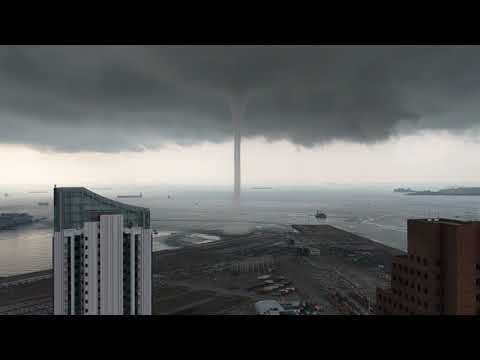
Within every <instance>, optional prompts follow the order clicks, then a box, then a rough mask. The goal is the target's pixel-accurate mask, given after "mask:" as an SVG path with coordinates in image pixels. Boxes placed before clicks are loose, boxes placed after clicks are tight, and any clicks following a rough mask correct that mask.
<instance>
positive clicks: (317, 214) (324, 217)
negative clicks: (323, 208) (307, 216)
mask: <svg viewBox="0 0 480 360" xmlns="http://www.w3.org/2000/svg"><path fill="white" fill-rule="evenodd" d="M315 217H316V218H317V219H326V218H327V215H326V214H325V213H321V212H320V211H318V210H317V212H316V214H315Z"/></svg>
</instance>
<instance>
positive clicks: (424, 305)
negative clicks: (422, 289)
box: [423, 301, 428, 309]
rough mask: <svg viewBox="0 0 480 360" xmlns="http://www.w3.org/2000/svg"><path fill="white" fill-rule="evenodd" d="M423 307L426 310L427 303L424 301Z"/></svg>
mask: <svg viewBox="0 0 480 360" xmlns="http://www.w3.org/2000/svg"><path fill="white" fill-rule="evenodd" d="M423 307H424V308H425V309H428V303H427V302H426V301H425V302H424V303H423Z"/></svg>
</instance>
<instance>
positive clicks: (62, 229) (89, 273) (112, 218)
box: [53, 188, 152, 315]
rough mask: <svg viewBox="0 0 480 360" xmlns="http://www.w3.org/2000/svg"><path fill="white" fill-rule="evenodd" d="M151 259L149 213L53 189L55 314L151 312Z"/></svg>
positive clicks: (79, 190)
mask: <svg viewBox="0 0 480 360" xmlns="http://www.w3.org/2000/svg"><path fill="white" fill-rule="evenodd" d="M151 258H152V233H151V229H150V210H149V209H146V208H142V207H137V206H131V205H127V204H122V203H120V202H117V201H113V200H111V199H107V198H105V197H103V196H100V195H98V194H95V193H94V192H92V191H89V190H87V189H85V188H55V189H54V236H53V264H54V312H55V314H56V315H122V314H124V315H149V314H151V312H152V304H151V303H152V270H151V268H152V265H151Z"/></svg>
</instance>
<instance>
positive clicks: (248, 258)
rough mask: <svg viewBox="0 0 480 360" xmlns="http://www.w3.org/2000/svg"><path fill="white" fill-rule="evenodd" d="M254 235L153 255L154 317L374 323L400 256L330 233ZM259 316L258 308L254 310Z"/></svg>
mask: <svg viewBox="0 0 480 360" xmlns="http://www.w3.org/2000/svg"><path fill="white" fill-rule="evenodd" d="M292 228H293V231H292V232H285V233H279V232H273V231H272V232H270V231H268V230H256V231H254V232H252V233H250V234H247V235H237V236H228V237H223V240H221V241H217V242H214V243H210V244H202V245H194V246H190V247H184V248H182V249H176V250H167V251H162V252H158V253H156V254H154V260H153V264H154V265H153V276H154V294H153V312H154V314H238V315H254V314H258V313H259V312H258V310H256V305H255V304H257V303H258V302H262V301H267V300H268V301H275V302H276V303H278V304H280V305H281V308H282V311H280V312H278V313H279V314H280V313H281V314H305V315H341V314H343V315H370V314H373V312H374V305H375V303H374V302H375V289H376V287H377V286H385V285H386V284H387V283H388V280H389V272H390V264H391V258H392V257H393V256H395V255H398V254H401V253H402V252H401V251H399V250H396V249H393V248H390V247H387V246H384V245H382V244H379V243H376V242H373V241H371V240H369V239H366V238H363V237H360V236H357V235H355V234H352V233H349V232H346V231H343V230H340V229H337V228H335V227H332V226H328V225H312V226H300V225H298V226H297V225H293V226H292ZM257 308H258V306H257Z"/></svg>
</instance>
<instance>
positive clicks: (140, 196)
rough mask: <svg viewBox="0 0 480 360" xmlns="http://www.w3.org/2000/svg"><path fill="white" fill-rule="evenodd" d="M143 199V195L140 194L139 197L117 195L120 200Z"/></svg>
mask: <svg viewBox="0 0 480 360" xmlns="http://www.w3.org/2000/svg"><path fill="white" fill-rule="evenodd" d="M142 197H143V194H142V193H140V194H138V195H117V198H119V199H129V198H134V199H138V198H142Z"/></svg>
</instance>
